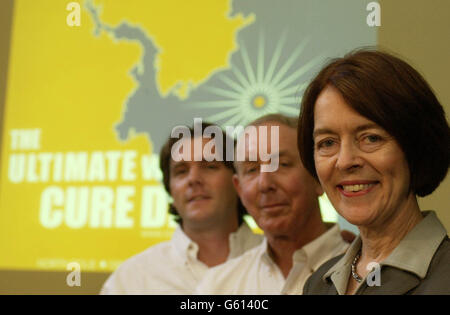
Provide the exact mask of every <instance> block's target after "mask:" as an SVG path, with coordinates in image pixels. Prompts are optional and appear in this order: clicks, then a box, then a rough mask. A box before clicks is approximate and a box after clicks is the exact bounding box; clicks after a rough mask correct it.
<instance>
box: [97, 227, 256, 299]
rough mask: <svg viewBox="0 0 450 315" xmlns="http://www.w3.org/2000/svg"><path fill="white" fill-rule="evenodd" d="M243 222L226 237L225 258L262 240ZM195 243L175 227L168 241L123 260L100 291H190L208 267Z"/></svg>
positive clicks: (171, 292) (130, 292)
mask: <svg viewBox="0 0 450 315" xmlns="http://www.w3.org/2000/svg"><path fill="white" fill-rule="evenodd" d="M262 239H263V237H262V235H257V234H254V233H253V232H252V231H251V229H250V228H249V227H248V225H247V224H246V223H245V222H244V223H243V224H241V226H240V227H239V229H238V230H237V231H236V232H234V233H231V234H230V236H229V242H230V243H229V244H230V253H229V255H228V259H232V258H235V257H238V256H240V255H242V254H243V253H244V252H245V251H247V250H249V249H251V248H254V247H255V246H257V245H258V244H260V243H261V241H262ZM197 253H198V245H197V244H196V243H195V242H193V241H192V240H191V239H190V238H189V237H188V236H187V235H186V234H185V233H184V232H183V230H182V229H181V227H177V228H176V230H175V232H174V234H173V237H172V239H171V240H170V241H167V242H162V243H160V244H157V245H155V246H152V247H150V248H148V249H147V250H145V251H144V252H142V253H140V254H137V255H136V256H133V257H132V258H130V259H128V260H126V261H125V262H124V263H123V264H122V265H120V266H119V268H118V269H117V270H116V271H115V272H114V273H113V274H112V275H111V276H110V277H109V278H108V280H107V281H106V282H105V284H104V285H103V288H102V291H101V294H193V293H194V290H195V288H196V287H197V285H198V283H199V282H200V280H201V279H202V278H203V276H204V275H205V273H206V272H207V271H208V269H209V268H208V266H207V265H205V264H204V263H203V262H201V261H199V260H198V259H197Z"/></svg>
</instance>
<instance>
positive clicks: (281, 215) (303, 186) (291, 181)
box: [233, 123, 322, 235]
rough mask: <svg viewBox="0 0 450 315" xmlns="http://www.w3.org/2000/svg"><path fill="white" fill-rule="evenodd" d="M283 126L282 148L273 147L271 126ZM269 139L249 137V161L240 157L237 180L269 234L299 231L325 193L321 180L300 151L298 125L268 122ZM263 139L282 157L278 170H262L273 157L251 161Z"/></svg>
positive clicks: (249, 206) (250, 208)
mask: <svg viewBox="0 0 450 315" xmlns="http://www.w3.org/2000/svg"><path fill="white" fill-rule="evenodd" d="M277 125H278V126H279V139H278V148H276V146H275V147H274V148H272V147H273V145H272V144H273V140H272V139H270V136H271V128H270V127H271V126H277ZM262 126H267V130H268V131H267V133H268V137H269V139H261V135H262V134H260V132H259V129H258V141H249V142H246V143H245V144H244V146H245V157H246V160H245V161H238V162H237V163H236V165H237V174H236V175H234V177H233V183H234V185H235V187H236V190H237V191H238V194H239V196H240V197H241V200H242V202H243V204H244V206H245V207H246V208H247V211H248V212H249V213H250V214H251V216H252V217H253V218H254V220H255V221H256V223H257V224H258V226H259V227H260V228H261V229H262V230H264V232H265V233H266V234H272V235H286V234H290V233H298V229H299V228H302V224H303V223H304V222H306V221H307V219H308V216H309V215H310V213H311V212H312V211H313V210H316V207H317V197H318V196H319V195H320V194H321V193H322V189H321V188H320V186H319V184H318V183H317V182H316V181H315V180H314V179H313V178H312V177H311V176H310V175H309V173H308V172H307V171H306V169H305V168H304V167H303V164H302V163H301V160H300V156H299V154H298V151H297V146H296V143H297V132H296V129H294V128H290V127H288V126H285V125H279V124H277V123H266V124H263V125H262ZM262 141H264V142H265V143H266V144H267V151H268V152H269V153H270V154H271V155H272V158H278V159H279V161H278V169H277V170H276V171H275V172H261V165H263V164H268V163H270V161H265V162H263V161H261V159H260V158H259V155H258V160H257V161H250V160H249V157H251V156H252V154H254V151H255V150H256V151H257V152H259V151H260V149H259V146H260V145H261V143H262Z"/></svg>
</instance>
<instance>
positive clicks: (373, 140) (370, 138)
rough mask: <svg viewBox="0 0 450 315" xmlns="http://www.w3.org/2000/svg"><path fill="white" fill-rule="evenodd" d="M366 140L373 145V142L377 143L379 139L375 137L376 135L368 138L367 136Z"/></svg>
mask: <svg viewBox="0 0 450 315" xmlns="http://www.w3.org/2000/svg"><path fill="white" fill-rule="evenodd" d="M366 139H367V140H368V141H369V142H372V143H375V142H377V141H379V140H380V139H381V138H380V137H379V136H377V135H370V136H367V138H366Z"/></svg>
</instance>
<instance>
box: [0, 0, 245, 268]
mask: <svg viewBox="0 0 450 315" xmlns="http://www.w3.org/2000/svg"><path fill="white" fill-rule="evenodd" d="M174 2H176V4H182V3H183V2H181V1H158V2H156V1H153V2H150V1H134V3H135V5H134V6H131V5H129V3H128V1H116V0H111V1H87V2H82V1H74V2H72V5H71V6H69V5H68V4H69V3H70V1H60V0H55V1H29V0H19V1H16V2H15V8H14V19H13V30H12V42H11V52H10V62H9V71H8V86H7V98H6V106H5V117H4V132H3V147H2V156H1V161H2V168H1V171H2V172H1V192H0V208H1V210H2V211H0V252H1V253H2V255H1V258H0V268H2V269H29V270H30V269H31V270H33V269H40V270H66V266H67V264H68V263H70V262H78V263H79V264H80V266H81V268H82V270H85V271H90V270H91V271H93V270H96V271H112V270H114V269H115V268H116V267H117V264H118V263H120V262H121V261H123V260H124V259H126V258H128V257H130V256H131V255H133V254H136V253H138V252H140V251H142V250H143V249H145V248H147V247H148V246H151V245H152V244H155V243H158V242H160V241H163V240H167V239H169V238H170V237H171V234H172V232H173V229H174V224H173V223H171V222H172V220H170V219H169V215H168V213H167V204H168V197H167V195H166V193H165V191H164V189H163V186H162V185H161V184H160V180H161V172H160V170H159V164H158V163H159V162H158V156H157V155H156V154H155V153H154V152H153V150H152V142H151V141H150V139H149V137H148V134H145V133H139V132H133V130H130V131H129V132H128V134H127V138H126V140H121V139H120V138H119V135H118V133H117V130H116V129H115V125H116V124H118V123H119V122H120V121H121V120H122V115H123V113H124V112H125V111H126V103H127V99H128V98H129V97H130V96H131V95H132V94H133V92H134V91H135V90H137V89H138V88H139V86H138V84H139V83H138V82H137V81H136V80H135V78H134V77H133V76H132V75H131V73H130V72H131V71H132V69H134V68H139V67H142V64H141V62H142V60H141V58H142V55H143V50H144V48H143V47H142V45H140V43H139V42H137V41H130V40H117V38H114V36H113V34H112V33H110V32H107V31H105V30H101V31H99V32H96V27H98V25H97V26H96V19H99V18H100V15H99V16H95V14H94V11H89V10H88V7H89V8H91V9H92V8H95V9H96V10H98V12H101V18H102V19H103V22H104V23H105V25H106V23H109V24H110V25H116V24H117V23H118V22H120V21H123V20H124V19H126V20H128V21H129V22H130V25H134V24H139V25H140V26H141V27H142V29H146V30H149V31H151V32H152V34H153V35H152V36H153V40H154V41H155V42H157V43H158V45H160V47H161V48H163V49H165V54H164V55H161V56H160V59H159V60H158V62H159V63H160V69H159V71H158V77H157V82H158V85H159V88H160V89H161V93H164V91H167V90H168V89H170V88H171V87H173V86H174V85H175V84H177V82H176V81H177V80H182V81H183V80H184V81H183V82H188V81H189V82H190V83H191V84H192V83H194V84H195V83H196V82H199V81H201V80H204V79H205V77H207V76H208V75H209V74H210V72H211V71H213V70H214V69H215V68H219V67H223V66H225V65H226V61H227V54H228V52H229V51H231V50H232V49H233V45H234V41H233V34H234V32H235V31H236V29H237V27H240V26H242V24H243V21H242V19H240V18H237V19H227V18H226V16H225V12H226V11H227V10H228V7H227V6H228V1H214V4H211V3H212V2H211V1H209V0H204V1H199V0H197V1H194V2H196V5H195V6H186V8H184V9H183V10H178V11H177V12H183V14H186V15H187V16H188V15H189V14H190V15H191V21H196V23H198V24H197V26H196V27H197V28H198V27H199V25H203V23H209V22H210V21H211V20H215V24H212V26H211V27H210V28H208V29H207V30H205V32H206V33H204V34H198V35H199V37H198V38H197V40H198V41H202V40H205V37H207V36H210V35H211V34H212V33H214V32H216V34H222V35H224V36H225V37H224V38H228V39H229V40H228V41H224V42H223V45H222V46H220V45H218V46H217V47H215V50H216V51H215V52H216V53H215V54H211V53H210V52H209V53H208V55H207V56H205V55H203V56H202V55H201V53H202V49H201V47H200V45H189V47H190V50H187V49H185V50H184V51H180V50H179V49H178V50H177V49H172V48H173V46H176V42H175V41H177V40H179V37H177V36H174V32H175V33H176V28H168V27H167V26H168V24H167V23H173V22H174V21H176V20H177V19H178V20H180V19H179V18H178V17H177V16H173V17H172V18H171V19H170V20H169V19H165V18H163V17H164V16H167V15H169V14H168V13H169V12H170V10H171V8H173V6H174V4H175V3H174ZM77 4H80V6H79V7H77ZM198 7H203V8H205V9H206V10H208V12H209V14H207V15H205V14H203V13H204V12H202V11H200V12H199V11H198V10H196V8H198ZM137 8H139V9H137ZM189 10H191V11H192V12H190V11H189ZM155 12H156V13H155ZM158 12H159V13H158ZM78 14H79V15H78ZM156 17H159V18H156ZM205 19H206V21H205ZM164 23H165V24H164ZM158 24H159V25H158ZM192 27H194V28H195V24H194V25H193V26H192ZM227 34H228V35H227ZM201 36H204V38H201ZM187 44H188V43H187ZM196 50H197V51H196ZM182 54H184V55H185V54H194V55H195V54H196V56H197V57H198V58H201V60H202V63H203V65H204V67H203V68H201V67H196V66H195V65H192V66H189V64H187V65H185V66H183V67H177V63H176V62H173V61H174V60H177V59H178V60H181V59H182ZM155 62H156V61H155ZM171 65H173V66H171ZM171 67H172V68H171ZM141 70H142V69H141ZM163 70H164V71H163ZM175 78H177V80H175ZM178 88H179V89H180V93H181V90H182V86H178ZM183 89H184V90H186V88H183ZM165 123H166V124H171V122H170V121H167V122H165ZM163 136H164V137H166V136H168V134H167V135H163ZM156 153H158V152H156Z"/></svg>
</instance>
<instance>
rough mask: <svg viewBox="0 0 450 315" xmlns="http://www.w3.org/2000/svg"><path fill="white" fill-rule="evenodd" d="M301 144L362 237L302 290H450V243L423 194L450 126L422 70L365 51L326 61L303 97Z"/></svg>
mask: <svg viewBox="0 0 450 315" xmlns="http://www.w3.org/2000/svg"><path fill="white" fill-rule="evenodd" d="M298 147H299V151H300V155H301V157H302V160H303V163H304V165H305V167H306V168H307V169H308V171H309V172H310V173H311V174H313V175H314V176H315V177H316V178H318V179H319V181H320V183H321V185H322V187H323V188H324V190H325V192H326V193H327V195H328V197H329V199H330V201H331V202H332V204H333V205H334V207H335V208H336V210H337V211H338V212H339V214H341V215H342V216H343V217H344V218H345V219H346V220H348V221H349V222H350V223H352V224H355V225H356V226H357V227H358V228H359V231H360V236H359V237H358V238H357V239H355V241H354V242H353V243H352V245H351V247H350V248H349V250H348V251H347V253H346V254H345V255H342V256H339V257H336V258H334V259H332V260H330V261H328V262H327V263H325V264H324V265H322V267H321V268H320V269H318V270H317V271H316V272H315V273H314V274H313V275H312V276H311V277H310V279H309V280H308V282H307V283H306V285H305V287H304V293H305V294H336V293H337V294H434V293H439V294H450V241H449V238H448V236H447V231H446V230H445V228H444V226H443V225H442V224H441V222H440V221H439V219H438V218H437V216H436V214H435V213H434V212H433V211H424V212H422V211H421V210H420V208H419V205H418V203H417V196H420V197H423V196H426V195H429V194H431V193H432V192H433V191H434V190H435V189H436V188H437V187H438V186H439V184H440V182H441V181H442V180H443V179H444V178H445V176H446V174H447V170H448V168H449V163H450V162H449V161H450V128H449V126H448V123H447V121H446V118H445V114H444V111H443V109H442V106H441V104H440V103H439V101H438V100H437V98H436V97H435V95H434V94H433V92H432V90H431V89H430V87H429V86H428V84H427V83H426V82H425V80H424V79H423V78H422V76H421V75H420V74H419V73H418V72H417V71H416V70H414V69H413V68H412V67H411V66H409V65H408V64H407V63H405V62H404V61H402V60H400V59H399V58H397V57H394V56H392V55H389V54H386V53H382V52H378V51H368V50H360V51H357V52H354V53H351V54H349V55H347V56H345V57H344V58H340V59H336V60H334V61H332V62H331V63H330V64H328V65H327V66H326V67H325V68H324V69H323V70H322V71H321V72H320V73H319V74H318V75H317V76H316V78H315V79H314V80H313V81H312V82H311V83H310V85H309V86H308V88H307V90H306V92H305V95H304V97H303V101H302V110H301V114H300V118H299V129H298Z"/></svg>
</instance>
